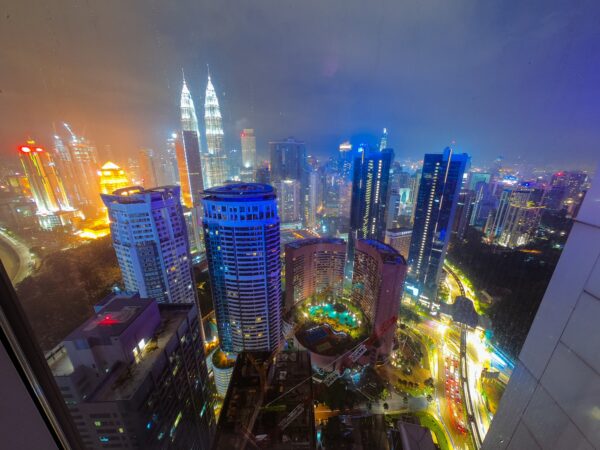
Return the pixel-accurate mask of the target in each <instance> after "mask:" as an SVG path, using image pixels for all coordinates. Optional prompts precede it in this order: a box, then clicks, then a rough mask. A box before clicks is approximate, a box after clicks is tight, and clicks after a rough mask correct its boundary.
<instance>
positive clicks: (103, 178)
mask: <svg viewBox="0 0 600 450" xmlns="http://www.w3.org/2000/svg"><path fill="white" fill-rule="evenodd" d="M98 175H99V176H100V192H101V193H102V194H112V193H113V192H115V191H116V190H117V189H123V188H126V187H127V186H131V182H130V181H129V178H128V177H127V174H126V173H125V171H124V170H123V169H121V168H120V167H119V166H117V165H116V164H115V163H113V162H111V161H108V162H107V163H106V164H104V165H103V166H102V167H101V168H100V170H99V171H98Z"/></svg>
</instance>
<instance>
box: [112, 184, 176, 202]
mask: <svg viewBox="0 0 600 450" xmlns="http://www.w3.org/2000/svg"><path fill="white" fill-rule="evenodd" d="M180 189H181V188H180V187H179V186H157V187H153V188H150V189H146V188H144V187H143V186H128V187H124V188H121V189H117V190H116V191H114V192H113V193H112V194H102V198H103V199H105V200H106V199H108V200H110V202H118V203H145V202H146V201H148V198H147V197H148V196H149V197H150V198H151V199H152V200H158V199H164V198H167V197H177V198H179V192H180Z"/></svg>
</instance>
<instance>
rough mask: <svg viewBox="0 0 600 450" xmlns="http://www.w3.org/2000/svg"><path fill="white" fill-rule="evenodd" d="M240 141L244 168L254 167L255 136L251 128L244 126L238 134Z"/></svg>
mask: <svg viewBox="0 0 600 450" xmlns="http://www.w3.org/2000/svg"><path fill="white" fill-rule="evenodd" d="M240 139H241V141H242V165H243V166H244V169H254V168H256V137H255V136H254V130H253V129H252V128H245V129H244V131H242V134H241V135H240Z"/></svg>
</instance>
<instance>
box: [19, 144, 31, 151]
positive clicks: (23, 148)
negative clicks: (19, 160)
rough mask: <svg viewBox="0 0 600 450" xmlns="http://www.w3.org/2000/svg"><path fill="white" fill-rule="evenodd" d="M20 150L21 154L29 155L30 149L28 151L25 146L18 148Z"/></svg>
mask: <svg viewBox="0 0 600 450" xmlns="http://www.w3.org/2000/svg"><path fill="white" fill-rule="evenodd" d="M20 150H21V151H22V152H23V153H30V152H31V149H30V148H29V147H27V146H26V145H24V146H22V147H21V148H20Z"/></svg>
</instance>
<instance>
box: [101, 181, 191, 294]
mask: <svg viewBox="0 0 600 450" xmlns="http://www.w3.org/2000/svg"><path fill="white" fill-rule="evenodd" d="M102 201H104V204H105V205H106V207H107V208H108V216H109V218H110V234H111V237H112V241H113V247H114V248H115V252H116V254H117V260H118V261H119V267H120V268H121V274H122V277H123V282H124V284H125V289H126V290H127V291H130V292H139V293H140V295H141V296H142V297H147V298H153V299H156V301H158V302H159V303H193V302H194V301H196V283H195V282H194V278H193V273H192V261H191V258H190V244H189V241H188V234H187V228H186V225H185V219H184V216H183V209H182V206H181V202H180V189H179V186H165V187H160V188H154V189H144V188H142V187H141V186H133V187H130V188H125V189H119V190H117V191H115V192H114V193H112V194H102Z"/></svg>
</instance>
